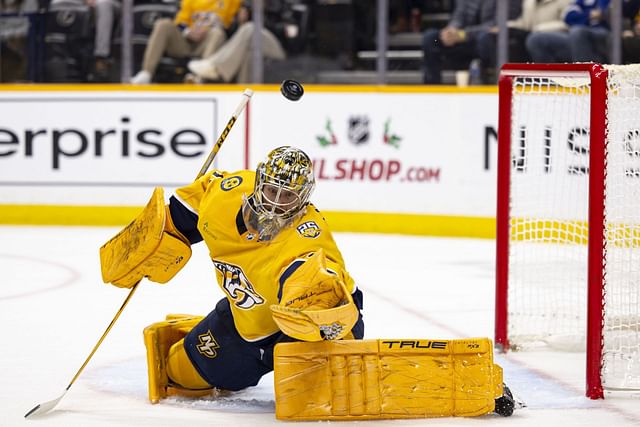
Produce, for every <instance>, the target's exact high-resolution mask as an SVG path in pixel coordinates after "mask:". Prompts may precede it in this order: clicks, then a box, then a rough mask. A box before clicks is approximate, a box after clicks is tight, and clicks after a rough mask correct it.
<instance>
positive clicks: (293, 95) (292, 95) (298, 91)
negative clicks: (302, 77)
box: [280, 80, 304, 101]
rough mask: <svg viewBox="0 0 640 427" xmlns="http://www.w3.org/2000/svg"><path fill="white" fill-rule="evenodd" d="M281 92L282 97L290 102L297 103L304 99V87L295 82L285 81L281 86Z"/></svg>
mask: <svg viewBox="0 0 640 427" xmlns="http://www.w3.org/2000/svg"><path fill="white" fill-rule="evenodd" d="M280 92H282V95H283V96H284V97H285V98H287V99H288V100H290V101H297V100H299V99H300V98H302V95H303V94H304V89H303V88H302V85H301V84H300V83H298V82H297V81H295V80H285V81H283V82H282V85H281V86H280Z"/></svg>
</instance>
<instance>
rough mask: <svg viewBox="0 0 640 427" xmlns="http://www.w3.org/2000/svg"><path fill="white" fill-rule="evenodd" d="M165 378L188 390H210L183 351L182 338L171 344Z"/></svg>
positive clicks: (209, 386)
mask: <svg viewBox="0 0 640 427" xmlns="http://www.w3.org/2000/svg"><path fill="white" fill-rule="evenodd" d="M166 363H167V376H168V378H169V380H170V381H171V382H172V383H174V384H176V385H179V386H181V387H183V388H185V389H189V390H210V389H211V385H210V384H209V383H207V382H206V381H205V380H204V378H202V376H200V374H199V373H198V371H196V368H195V367H194V366H193V364H192V363H191V360H190V359H189V356H187V352H186V351H185V349H184V338H182V339H181V340H180V341H178V342H177V343H175V344H173V345H172V346H171V348H170V349H169V355H168V356H167V362H166Z"/></svg>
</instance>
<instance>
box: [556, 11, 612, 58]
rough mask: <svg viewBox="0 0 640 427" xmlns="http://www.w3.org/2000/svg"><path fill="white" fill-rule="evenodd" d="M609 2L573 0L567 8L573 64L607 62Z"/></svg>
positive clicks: (566, 16)
mask: <svg viewBox="0 0 640 427" xmlns="http://www.w3.org/2000/svg"><path fill="white" fill-rule="evenodd" d="M608 12H609V0H574V2H573V4H572V5H570V6H569V7H568V8H567V13H566V15H565V18H564V20H565V22H566V23H567V24H568V25H569V45H570V47H571V60H572V61H573V62H589V61H594V62H607V61H608V56H609V55H608V41H609V25H608V22H607V20H608V15H609V13H608Z"/></svg>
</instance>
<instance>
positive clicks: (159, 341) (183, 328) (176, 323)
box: [144, 314, 210, 403]
mask: <svg viewBox="0 0 640 427" xmlns="http://www.w3.org/2000/svg"><path fill="white" fill-rule="evenodd" d="M202 319H203V316H190V315H185V314H169V315H167V317H166V320H164V321H162V322H157V323H154V324H152V325H149V326H147V327H146V328H145V329H144V345H145V347H146V349H147V373H148V379H149V400H150V401H151V403H158V402H159V401H160V399H162V398H164V397H167V396H170V395H173V394H188V395H194V394H193V393H191V391H190V390H188V389H183V388H182V387H189V386H191V385H196V386H200V385H202V387H198V388H199V389H200V390H194V393H196V395H204V394H207V393H209V391H210V387H209V388H207V389H206V390H202V388H204V386H206V385H207V384H206V382H205V381H204V380H203V379H202V378H200V380H201V381H202V383H201V382H199V381H198V378H197V377H196V376H194V375H193V374H194V373H195V374H196V375H197V372H195V368H193V366H191V362H190V361H189V359H188V357H187V355H186V353H184V346H182V339H183V338H184V337H185V335H187V334H188V333H189V331H190V330H191V329H193V327H194V326H195V325H196V324H198V322H200V320H202ZM172 348H174V350H173V352H170V350H171V349H172ZM181 349H182V350H181ZM170 353H171V354H172V355H173V356H171V357H170ZM170 359H171V360H170ZM169 364H170V365H171V368H170V369H171V370H172V372H173V373H174V375H176V376H177V377H179V379H182V380H183V381H186V382H187V383H188V384H180V385H178V386H174V385H173V384H171V383H170V380H169V376H168V373H167V368H168V365H169ZM187 364H188V365H187ZM189 366H190V367H191V369H193V371H194V372H189V369H188V368H189ZM203 391H204V392H203Z"/></svg>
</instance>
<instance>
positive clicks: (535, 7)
mask: <svg viewBox="0 0 640 427" xmlns="http://www.w3.org/2000/svg"><path fill="white" fill-rule="evenodd" d="M571 2H572V0H524V2H523V4H522V15H521V16H520V18H518V19H517V20H516V21H514V22H513V25H514V26H515V27H517V28H522V29H523V30H526V31H528V32H529V34H528V36H527V38H526V41H525V43H526V47H527V52H528V53H529V57H530V59H531V61H533V62H540V63H555V62H568V61H571V49H570V47H569V33H568V32H567V30H568V29H569V26H568V25H567V24H566V23H565V22H564V15H565V12H566V9H567V7H568V6H569V5H570V4H571Z"/></svg>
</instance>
